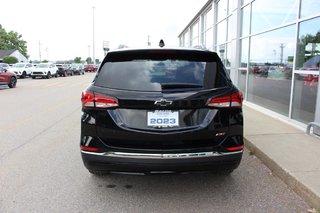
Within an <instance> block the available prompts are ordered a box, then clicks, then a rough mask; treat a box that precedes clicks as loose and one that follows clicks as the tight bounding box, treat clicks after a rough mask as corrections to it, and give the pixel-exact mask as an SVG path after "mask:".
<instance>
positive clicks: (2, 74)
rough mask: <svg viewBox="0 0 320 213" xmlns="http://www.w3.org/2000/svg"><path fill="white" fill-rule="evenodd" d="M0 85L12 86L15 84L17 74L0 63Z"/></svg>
mask: <svg viewBox="0 0 320 213" xmlns="http://www.w3.org/2000/svg"><path fill="white" fill-rule="evenodd" d="M0 85H8V87H10V88H14V87H16V85H17V76H16V74H15V73H13V72H11V71H9V70H8V69H7V67H6V66H1V64H0Z"/></svg>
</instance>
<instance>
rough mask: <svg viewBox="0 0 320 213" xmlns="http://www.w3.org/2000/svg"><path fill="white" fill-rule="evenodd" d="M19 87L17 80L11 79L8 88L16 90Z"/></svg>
mask: <svg viewBox="0 0 320 213" xmlns="http://www.w3.org/2000/svg"><path fill="white" fill-rule="evenodd" d="M16 85H17V79H16V78H15V77H11V79H10V83H9V84H8V87H10V88H14V87H16Z"/></svg>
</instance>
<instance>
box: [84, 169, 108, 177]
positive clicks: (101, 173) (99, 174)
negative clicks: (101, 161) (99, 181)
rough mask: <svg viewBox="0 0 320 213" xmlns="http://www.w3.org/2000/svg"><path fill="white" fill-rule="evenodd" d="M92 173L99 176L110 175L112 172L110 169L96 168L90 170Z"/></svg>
mask: <svg viewBox="0 0 320 213" xmlns="http://www.w3.org/2000/svg"><path fill="white" fill-rule="evenodd" d="M88 171H89V172H90V173H91V174H93V175H97V176H103V175H108V174H110V172H108V171H96V170H88Z"/></svg>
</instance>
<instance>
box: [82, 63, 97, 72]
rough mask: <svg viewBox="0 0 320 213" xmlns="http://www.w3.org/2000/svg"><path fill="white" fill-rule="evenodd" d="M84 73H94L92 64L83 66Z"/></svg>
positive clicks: (94, 69)
mask: <svg viewBox="0 0 320 213" xmlns="http://www.w3.org/2000/svg"><path fill="white" fill-rule="evenodd" d="M84 71H86V72H95V71H96V67H95V66H94V65H93V64H88V65H85V66H84Z"/></svg>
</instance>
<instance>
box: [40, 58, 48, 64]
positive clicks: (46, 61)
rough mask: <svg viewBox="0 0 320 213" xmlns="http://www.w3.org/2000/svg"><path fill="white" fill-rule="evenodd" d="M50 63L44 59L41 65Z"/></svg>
mask: <svg viewBox="0 0 320 213" xmlns="http://www.w3.org/2000/svg"><path fill="white" fill-rule="evenodd" d="M48 62H49V61H48V60H46V59H44V60H43V61H42V62H41V63H48Z"/></svg>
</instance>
